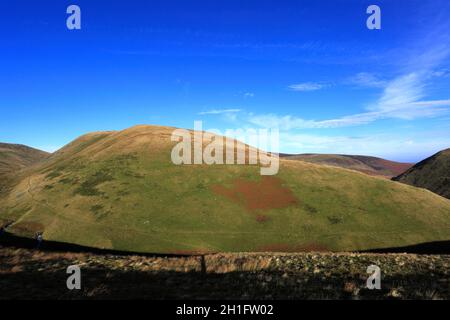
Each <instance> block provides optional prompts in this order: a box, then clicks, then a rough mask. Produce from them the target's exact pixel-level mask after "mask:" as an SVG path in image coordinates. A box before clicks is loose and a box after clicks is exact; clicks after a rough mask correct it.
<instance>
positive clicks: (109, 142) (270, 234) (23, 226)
mask: <svg viewBox="0 0 450 320" xmlns="http://www.w3.org/2000/svg"><path fill="white" fill-rule="evenodd" d="M172 131H173V128H167V127H156V126H136V127H132V128H130V129H126V130H123V131H114V132H98V133H91V134H87V135H84V136H82V137H80V138H78V139H77V140H75V141H73V142H72V143H70V144H69V145H67V146H65V147H64V148H62V149H61V150H59V151H58V152H56V153H54V154H52V155H51V157H50V158H49V159H48V160H47V161H45V162H44V163H42V164H40V165H38V166H36V167H33V168H31V169H29V170H25V171H23V172H22V173H21V174H20V175H18V176H17V177H16V178H15V180H14V181H13V182H12V183H11V187H10V190H9V191H8V192H3V193H2V194H1V195H0V219H2V221H4V222H6V221H13V222H14V223H13V224H12V225H11V226H10V227H9V228H8V231H9V232H12V233H14V234H16V235H20V236H27V237H32V236H33V235H34V233H35V232H36V231H43V232H44V238H45V239H50V240H55V241H62V242H70V243H76V244H80V245H86V246H94V247H99V248H114V249H117V250H130V251H142V252H155V253H193V252H217V251H307V250H331V251H342V250H364V249H373V248H382V247H396V246H406V245H412V244H417V243H422V242H428V241H437V240H449V239H450V219H449V218H450V201H449V200H447V199H445V198H443V197H440V196H437V195H435V194H433V193H432V192H429V191H428V190H424V189H419V188H415V187H412V186H408V185H405V184H401V183H397V182H393V181H390V180H387V179H384V178H378V177H372V176H368V175H366V174H362V173H359V172H355V171H352V170H347V169H342V168H336V167H330V166H322V165H316V164H311V163H307V162H303V161H292V160H281V163H280V170H279V173H278V175H276V176H265V177H262V176H260V170H259V167H258V166H255V165H228V166H225V165H211V166H210V165H181V166H176V165H174V164H172V162H171V160H170V152H171V149H172V147H173V145H174V144H175V143H174V142H171V140H170V136H171V133H172Z"/></svg>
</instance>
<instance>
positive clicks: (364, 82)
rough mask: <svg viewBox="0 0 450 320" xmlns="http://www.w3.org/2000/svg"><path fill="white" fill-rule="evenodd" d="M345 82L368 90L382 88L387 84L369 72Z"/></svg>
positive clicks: (361, 73) (359, 74)
mask: <svg viewBox="0 0 450 320" xmlns="http://www.w3.org/2000/svg"><path fill="white" fill-rule="evenodd" d="M347 82H348V83H349V84H352V85H356V86H359V87H369V88H383V87H385V86H386V84H387V82H386V81H385V80H382V79H379V78H378V77H377V76H375V75H374V74H372V73H369V72H360V73H358V74H356V75H355V76H353V77H351V78H350V79H348V80H347Z"/></svg>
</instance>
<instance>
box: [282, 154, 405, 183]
mask: <svg viewBox="0 0 450 320" xmlns="http://www.w3.org/2000/svg"><path fill="white" fill-rule="evenodd" d="M282 157H283V158H285V159H290V160H301V161H306V162H311V163H316V164H324V165H329V166H334V167H340V168H346V169H351V170H356V171H360V172H363V173H367V174H369V175H373V176H383V177H387V178H392V177H395V176H398V175H399V174H401V173H403V172H405V171H406V170H408V169H409V168H411V167H412V166H413V165H414V164H413V163H402V162H395V161H390V160H385V159H381V158H376V157H369V156H357V155H343V154H297V155H290V154H285V155H282Z"/></svg>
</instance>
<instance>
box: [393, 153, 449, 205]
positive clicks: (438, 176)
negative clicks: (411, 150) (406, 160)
mask: <svg viewBox="0 0 450 320" xmlns="http://www.w3.org/2000/svg"><path fill="white" fill-rule="evenodd" d="M394 180H395V181H399V182H402V183H406V184H409V185H412V186H416V187H421V188H426V189H428V190H431V191H433V192H435V193H437V194H440V195H441V196H443V197H446V198H448V199H450V149H446V150H443V151H441V152H438V153H436V154H435V155H433V156H431V157H429V158H427V159H425V160H423V161H421V162H419V163H418V164H416V165H415V166H414V167H412V168H411V169H409V170H408V171H406V172H405V173H403V174H401V175H399V176H398V177H395V178H394Z"/></svg>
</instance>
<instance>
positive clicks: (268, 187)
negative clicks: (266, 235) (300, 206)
mask: <svg viewBox="0 0 450 320" xmlns="http://www.w3.org/2000/svg"><path fill="white" fill-rule="evenodd" d="M211 189H212V191H213V192H215V193H217V194H219V195H221V196H224V197H226V198H228V199H230V200H231V201H234V202H236V203H239V204H241V205H243V206H245V208H246V209H247V210H249V211H251V212H253V211H255V210H270V209H279V208H286V207H288V206H291V205H295V204H297V199H296V198H295V196H294V194H293V193H292V191H291V190H290V189H289V188H287V187H285V186H283V180H281V179H279V178H276V177H272V176H263V177H261V180H260V181H250V180H245V179H236V180H234V181H233V185H232V187H231V188H227V187H224V186H222V185H214V186H212V187H211Z"/></svg>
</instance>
